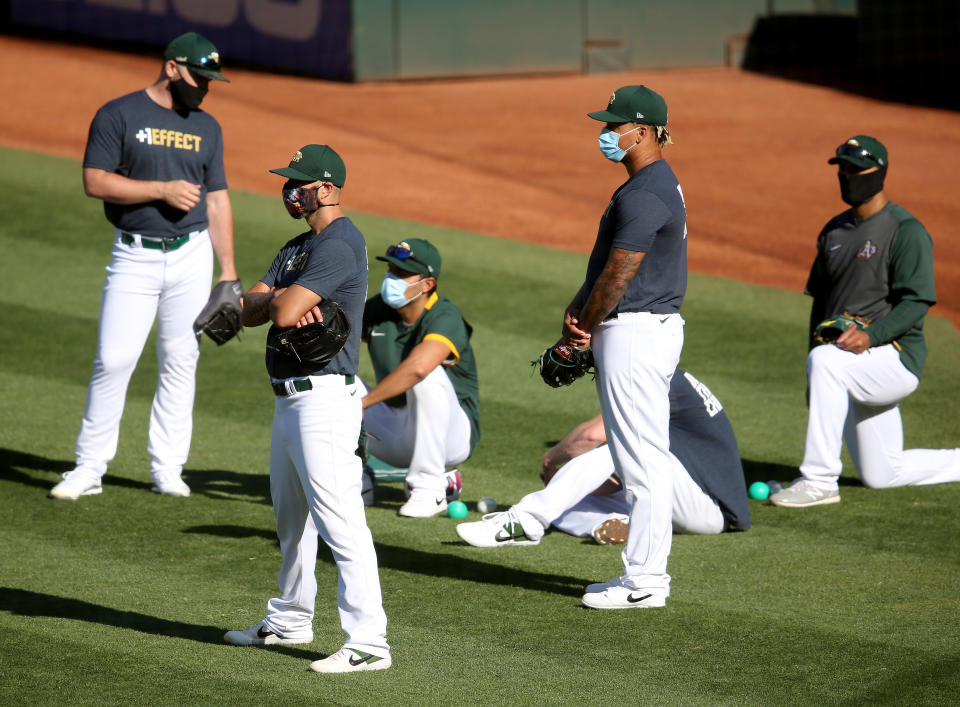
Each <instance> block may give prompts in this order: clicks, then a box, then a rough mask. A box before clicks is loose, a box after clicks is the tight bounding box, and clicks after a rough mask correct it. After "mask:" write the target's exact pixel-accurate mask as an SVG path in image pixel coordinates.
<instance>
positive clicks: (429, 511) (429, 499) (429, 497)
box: [397, 489, 447, 518]
mask: <svg viewBox="0 0 960 707" xmlns="http://www.w3.org/2000/svg"><path fill="white" fill-rule="evenodd" d="M445 510H447V499H446V498H444V495H443V491H430V490H429V489H414V490H413V491H412V492H411V493H410V498H409V500H408V501H407V502H406V503H404V504H403V505H402V506H400V510H398V511H397V513H398V514H400V515H402V516H405V517H407V518H429V517H431V516H435V515H437V514H438V513H443V512H444V511H445Z"/></svg>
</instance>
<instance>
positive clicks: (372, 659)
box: [310, 648, 393, 673]
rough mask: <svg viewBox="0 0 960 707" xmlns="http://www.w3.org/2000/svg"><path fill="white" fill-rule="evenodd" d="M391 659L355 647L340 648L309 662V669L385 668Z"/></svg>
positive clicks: (347, 671)
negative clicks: (331, 653) (324, 656)
mask: <svg viewBox="0 0 960 707" xmlns="http://www.w3.org/2000/svg"><path fill="white" fill-rule="evenodd" d="M391 665H393V661H392V660H390V656H386V657H383V656H379V655H373V654H371V653H364V652H363V651H358V650H356V649H355V648H341V649H340V650H338V651H337V652H336V653H334V654H333V655H331V656H328V657H326V658H322V659H321V660H315V661H313V662H312V663H310V670H313V671H314V672H317V673H357V672H360V671H361V670H386V669H387V668H389V667H390V666H391Z"/></svg>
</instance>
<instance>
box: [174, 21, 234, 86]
mask: <svg viewBox="0 0 960 707" xmlns="http://www.w3.org/2000/svg"><path fill="white" fill-rule="evenodd" d="M163 58H164V59H165V60H169V59H172V60H173V61H175V62H177V63H178V64H182V65H183V66H186V67H187V68H188V69H190V71H192V72H193V73H195V74H200V75H201V76H206V77H207V78H208V79H215V80H217V81H226V82H227V83H230V79H228V78H226V77H224V75H223V74H221V73H220V52H218V51H217V48H216V47H215V46H213V42H211V41H210V40H209V39H207V38H206V37H204V36H203V35H200V34H197V33H196V32H187V33H186V34H181V35H180V36H179V37H177V38H175V39H174V40H173V41H172V42H170V44H168V45H167V48H166V50H165V51H164V52H163Z"/></svg>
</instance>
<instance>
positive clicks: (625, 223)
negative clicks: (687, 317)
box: [584, 160, 687, 314]
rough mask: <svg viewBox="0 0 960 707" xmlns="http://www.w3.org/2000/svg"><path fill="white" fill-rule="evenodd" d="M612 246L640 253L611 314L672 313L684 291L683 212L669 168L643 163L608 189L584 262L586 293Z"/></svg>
mask: <svg viewBox="0 0 960 707" xmlns="http://www.w3.org/2000/svg"><path fill="white" fill-rule="evenodd" d="M612 248H623V249H625V250H632V251H638V252H643V253H646V256H644V258H643V262H642V263H640V268H639V269H638V270H637V273H636V275H634V277H633V279H632V280H631V281H630V284H629V285H628V286H627V291H626V293H625V294H624V295H623V298H622V299H621V300H620V303H619V305H618V306H617V308H616V310H615V311H616V312H653V313H654V314H673V313H675V312H679V311H680V306H681V305H682V304H683V297H684V294H685V293H686V291H687V211H686V208H685V207H684V203H683V192H682V191H681V190H680V184H679V182H677V178H676V176H675V175H674V174H673V170H672V169H670V165H668V164H667V163H666V162H665V161H663V160H657V161H656V162H653V163H652V164H649V165H647V166H646V167H644V168H643V169H641V170H640V171H639V172H637V173H636V174H634V175H633V176H632V177H630V179H628V180H627V181H626V182H624V183H623V184H622V185H620V187H619V188H618V189H617V190H616V191H615V192H614V193H613V197H612V198H611V199H610V203H609V204H608V205H607V209H606V211H604V212H603V218H601V219H600V229H599V231H598V233H597V240H596V243H595V244H594V246H593V252H592V253H591V254H590V260H589V262H588V263H587V276H586V280H585V283H586V288H585V290H584V297H587V296H589V294H590V291H591V290H592V289H593V286H594V284H595V283H596V281H597V278H598V277H599V276H600V273H601V272H602V271H603V267H604V265H606V263H607V258H608V257H609V256H610V250H611V249H612Z"/></svg>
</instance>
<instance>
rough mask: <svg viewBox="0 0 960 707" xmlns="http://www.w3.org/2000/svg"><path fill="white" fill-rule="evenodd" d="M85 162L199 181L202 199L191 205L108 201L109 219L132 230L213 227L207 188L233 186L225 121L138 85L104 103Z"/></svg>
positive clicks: (136, 174) (179, 231) (146, 176)
mask: <svg viewBox="0 0 960 707" xmlns="http://www.w3.org/2000/svg"><path fill="white" fill-rule="evenodd" d="M83 166H84V167H92V168H95V169H102V170H104V171H106V172H113V173H116V174H120V175H122V176H124V177H129V178H130V179H139V180H147V181H153V180H157V181H171V180H174V179H183V180H185V181H187V182H190V183H191V184H199V185H201V186H202V188H203V191H202V193H201V196H200V201H199V202H198V203H197V205H196V206H194V207H193V208H192V209H190V210H189V211H181V210H180V209H176V208H174V207H172V206H170V205H169V204H167V203H166V202H164V201H150V202H146V203H142V204H129V205H122V204H111V203H109V202H106V201H105V202H104V203H103V211H104V214H106V217H107V220H108V221H109V222H110V223H112V224H113V225H114V226H116V227H117V228H119V229H121V230H123V231H128V232H130V233H139V234H141V235H145V236H151V237H154V238H161V237H167V236H179V235H183V234H185V233H190V232H191V231H199V230H202V229H204V228H206V227H207V225H208V221H207V200H206V197H207V193H208V192H212V191H220V190H221V189H226V188H227V179H226V176H225V175H224V171H223V136H222V134H221V131H220V125H219V124H218V123H217V121H216V120H214V118H213V117H212V116H211V115H209V114H208V113H204V112H203V111H202V110H191V111H182V112H178V111H175V110H172V109H169V108H164V107H162V106H160V105H158V104H156V103H154V101H153V100H152V99H151V98H150V97H149V96H148V95H147V92H146V91H137V92H136V93H130V94H127V95H126V96H121V97H120V98H117V99H114V100H112V101H110V102H109V103H107V104H106V105H104V106H103V107H102V108H101V109H100V110H99V111H97V114H96V116H94V118H93V122H92V123H91V124H90V133H89V136H88V138H87V149H86V152H85V153H84V155H83Z"/></svg>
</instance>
